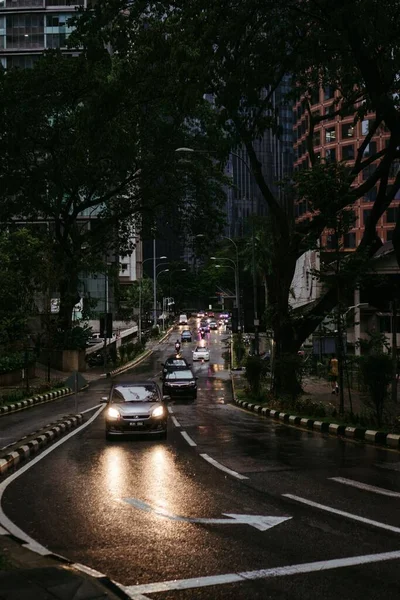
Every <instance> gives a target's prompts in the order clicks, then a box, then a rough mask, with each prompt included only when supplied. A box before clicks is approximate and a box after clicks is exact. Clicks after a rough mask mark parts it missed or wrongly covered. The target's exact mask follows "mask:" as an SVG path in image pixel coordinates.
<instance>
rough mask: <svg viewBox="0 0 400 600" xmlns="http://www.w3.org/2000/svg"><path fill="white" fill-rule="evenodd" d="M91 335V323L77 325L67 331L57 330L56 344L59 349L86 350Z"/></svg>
mask: <svg viewBox="0 0 400 600" xmlns="http://www.w3.org/2000/svg"><path fill="white" fill-rule="evenodd" d="M91 337H92V328H91V327H89V325H87V324H86V323H84V324H83V325H75V326H74V327H72V328H71V329H67V330H66V331H57V332H56V334H55V336H54V346H55V348H58V349H59V350H84V349H85V348H86V347H87V345H88V341H89V340H90V338H91Z"/></svg>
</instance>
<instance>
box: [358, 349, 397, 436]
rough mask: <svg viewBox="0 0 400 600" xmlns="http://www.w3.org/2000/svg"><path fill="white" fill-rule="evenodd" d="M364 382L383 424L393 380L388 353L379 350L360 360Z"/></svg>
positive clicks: (375, 412) (379, 424) (373, 406)
mask: <svg viewBox="0 0 400 600" xmlns="http://www.w3.org/2000/svg"><path fill="white" fill-rule="evenodd" d="M360 369H361V375H362V379H363V382H364V384H365V386H366V388H367V390H368V392H369V402H370V404H371V406H372V408H373V411H374V414H375V418H376V422H377V425H378V427H381V425H382V417H383V411H384V408H385V402H386V400H387V398H388V394H389V389H388V388H389V384H390V382H391V380H392V360H391V357H390V356H389V355H388V354H384V353H383V352H378V353H375V354H369V355H368V356H363V357H362V358H361V360H360Z"/></svg>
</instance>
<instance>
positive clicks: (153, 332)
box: [150, 325, 160, 339]
mask: <svg viewBox="0 0 400 600" xmlns="http://www.w3.org/2000/svg"><path fill="white" fill-rule="evenodd" d="M159 335H160V328H159V326H158V325H156V326H155V327H152V328H151V333H150V336H151V337H152V338H153V339H157V338H158V337H159Z"/></svg>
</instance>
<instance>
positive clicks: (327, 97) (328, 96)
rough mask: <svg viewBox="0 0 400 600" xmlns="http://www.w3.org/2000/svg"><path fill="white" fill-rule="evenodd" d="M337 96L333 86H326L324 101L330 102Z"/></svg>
mask: <svg viewBox="0 0 400 600" xmlns="http://www.w3.org/2000/svg"><path fill="white" fill-rule="evenodd" d="M334 96H335V88H334V87H333V85H326V86H325V87H324V100H330V99H331V98H334Z"/></svg>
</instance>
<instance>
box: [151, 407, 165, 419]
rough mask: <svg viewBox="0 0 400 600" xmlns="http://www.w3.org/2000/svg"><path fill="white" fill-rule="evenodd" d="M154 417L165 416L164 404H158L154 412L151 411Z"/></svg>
mask: <svg viewBox="0 0 400 600" xmlns="http://www.w3.org/2000/svg"><path fill="white" fill-rule="evenodd" d="M151 416H152V417H163V416H164V407H163V406H157V408H155V409H154V410H153V412H152V413H151Z"/></svg>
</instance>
